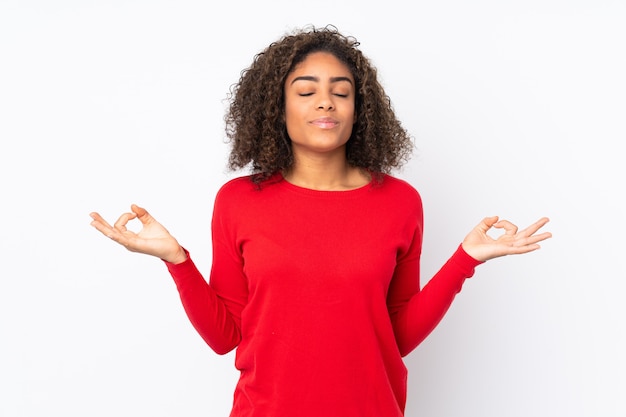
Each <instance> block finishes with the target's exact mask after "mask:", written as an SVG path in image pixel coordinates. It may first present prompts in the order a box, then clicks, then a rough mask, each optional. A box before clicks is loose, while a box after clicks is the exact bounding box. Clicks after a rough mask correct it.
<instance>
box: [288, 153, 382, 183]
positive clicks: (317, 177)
mask: <svg viewBox="0 0 626 417" xmlns="http://www.w3.org/2000/svg"><path fill="white" fill-rule="evenodd" d="M283 177H284V178H285V180H287V181H288V182H290V183H292V184H294V185H297V186H299V187H304V188H309V189H313V190H320V191H342V190H352V189H355V188H359V187H362V186H364V185H366V184H367V183H368V182H369V181H370V176H369V174H367V172H365V171H363V170H361V169H359V168H356V167H353V166H351V165H349V164H348V161H347V160H346V158H345V155H342V156H340V157H335V158H312V157H303V156H300V157H296V158H295V161H294V164H293V167H291V168H290V169H289V170H288V171H285V172H283Z"/></svg>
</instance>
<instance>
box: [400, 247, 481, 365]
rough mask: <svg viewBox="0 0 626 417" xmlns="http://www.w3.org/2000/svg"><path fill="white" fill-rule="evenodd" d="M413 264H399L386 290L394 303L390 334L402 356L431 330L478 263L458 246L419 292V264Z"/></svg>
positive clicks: (413, 262) (411, 262)
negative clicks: (390, 284)
mask: <svg viewBox="0 0 626 417" xmlns="http://www.w3.org/2000/svg"><path fill="white" fill-rule="evenodd" d="M416 263H419V258H415V259H412V260H411V261H409V262H407V263H406V264H400V265H399V267H398V268H399V270H398V271H396V276H395V277H394V281H393V283H392V287H391V288H390V297H391V298H392V299H393V298H395V300H396V301H395V303H394V302H391V303H390V305H391V306H394V305H395V306H396V310H395V311H394V312H392V313H391V314H392V321H393V327H394V333H395V335H396V341H397V343H398V347H399V349H400V353H401V355H402V356H406V355H408V354H409V353H410V352H411V351H413V349H415V348H416V347H417V346H418V345H419V344H420V343H421V342H422V341H423V340H424V339H425V338H426V337H427V336H428V335H429V334H430V333H431V332H432V331H433V330H434V329H435V327H436V326H437V325H438V324H439V322H440V321H441V320H442V319H443V317H444V315H445V314H446V312H447V311H448V309H449V308H450V305H451V304H452V302H453V300H454V298H455V297H456V295H457V294H458V293H459V292H460V291H461V288H462V286H463V283H464V282H465V280H466V279H467V278H469V277H471V276H472V275H473V274H474V269H475V267H476V266H478V265H479V264H481V262H480V261H477V260H475V259H474V258H472V257H471V256H469V255H468V254H467V253H466V252H465V251H464V250H463V248H462V247H461V246H460V245H459V247H458V248H457V250H456V251H455V253H454V254H453V255H452V257H450V258H449V259H448V261H447V262H446V263H445V264H444V265H443V266H442V267H441V269H439V271H438V272H437V273H436V274H435V275H434V276H433V277H432V278H431V279H430V280H429V281H428V283H427V284H426V285H425V286H424V288H422V289H419V285H420V284H419V265H417V264H416ZM416 277H417V278H416ZM403 300H404V302H403Z"/></svg>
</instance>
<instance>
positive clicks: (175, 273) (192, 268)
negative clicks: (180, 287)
mask: <svg viewBox="0 0 626 417" xmlns="http://www.w3.org/2000/svg"><path fill="white" fill-rule="evenodd" d="M183 250H184V251H185V254H186V255H187V259H185V260H184V261H183V262H181V263H179V264H174V263H171V262H168V261H166V260H164V259H161V260H162V261H163V263H165V266H167V270H168V271H169V272H170V274H171V275H172V277H174V279H176V278H178V277H184V276H189V275H193V274H194V273H196V271H197V268H196V265H195V264H194V262H193V260H192V259H191V256H189V251H188V250H187V249H185V248H183Z"/></svg>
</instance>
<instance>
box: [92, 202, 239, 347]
mask: <svg viewBox="0 0 626 417" xmlns="http://www.w3.org/2000/svg"><path fill="white" fill-rule="evenodd" d="M90 216H91V218H92V219H93V220H92V222H91V225H92V226H93V227H95V228H96V229H97V230H98V231H100V232H101V233H102V234H104V235H105V236H107V237H108V238H110V239H111V240H113V241H115V242H117V243H119V244H120V245H122V246H124V247H125V248H126V249H127V250H129V251H131V252H137V253H143V254H146V255H151V256H155V257H158V258H161V259H162V260H163V261H165V263H166V265H167V268H168V270H169V272H170V274H171V275H172V277H173V278H174V281H175V283H176V286H177V289H178V291H179V294H180V297H181V301H182V303H183V307H184V308H185V312H186V313H187V315H188V317H189V319H190V321H191V323H192V324H193V325H194V327H195V328H196V330H197V331H198V333H199V334H200V335H201V336H202V338H203V339H204V340H205V341H206V342H207V343H208V344H209V346H211V348H212V349H213V350H215V351H216V352H217V353H219V354H223V353H226V352H228V351H230V350H232V349H233V348H234V347H235V346H237V344H238V343H239V340H240V332H239V325H238V322H237V321H236V320H234V319H233V317H232V314H231V312H230V310H229V308H228V307H229V306H228V305H227V303H226V302H225V301H224V300H223V299H222V298H220V297H219V296H218V294H217V293H216V291H215V290H214V289H213V288H211V287H210V286H209V285H208V284H207V282H206V281H205V280H204V278H203V277H202V274H200V272H199V271H198V269H197V268H196V266H195V265H194V263H193V261H192V260H191V259H190V257H189V254H188V252H187V251H185V250H184V249H183V248H182V247H181V246H180V245H179V244H178V241H177V240H176V239H175V238H174V237H173V236H172V235H171V234H170V233H169V232H168V231H167V230H166V229H165V228H164V227H163V226H162V225H161V224H160V223H159V222H157V221H156V220H155V219H154V218H153V217H152V216H151V215H150V214H149V213H148V212H147V211H146V210H145V209H143V208H141V207H138V206H136V205H132V206H131V212H128V213H124V214H122V215H121V216H120V217H119V219H118V220H117V221H116V222H115V223H114V225H113V226H111V225H110V224H109V223H107V222H106V221H105V220H104V219H103V218H102V216H100V214H98V213H95V212H94V213H91V215H90ZM133 219H138V220H139V221H140V222H141V224H142V229H141V230H140V231H139V232H138V233H135V232H132V231H129V230H128V229H127V228H126V225H127V224H128V222H129V221H131V220H133Z"/></svg>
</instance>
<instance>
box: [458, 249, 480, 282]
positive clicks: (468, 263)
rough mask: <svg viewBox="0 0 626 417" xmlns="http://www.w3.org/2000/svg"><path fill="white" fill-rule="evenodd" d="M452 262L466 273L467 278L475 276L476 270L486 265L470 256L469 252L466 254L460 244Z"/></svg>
mask: <svg viewBox="0 0 626 417" xmlns="http://www.w3.org/2000/svg"><path fill="white" fill-rule="evenodd" d="M451 260H452V261H453V262H454V263H455V264H456V265H457V266H458V267H459V268H460V269H461V270H462V271H463V272H464V273H465V276H466V277H467V278H470V277H471V276H472V275H474V268H476V267H477V266H478V265H480V264H483V263H484V262H483V261H479V260H477V259H474V258H472V257H471V256H470V255H468V254H467V252H465V249H463V245H462V244H460V245H459V247H458V248H457V250H456V252H454V255H452V258H451Z"/></svg>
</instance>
